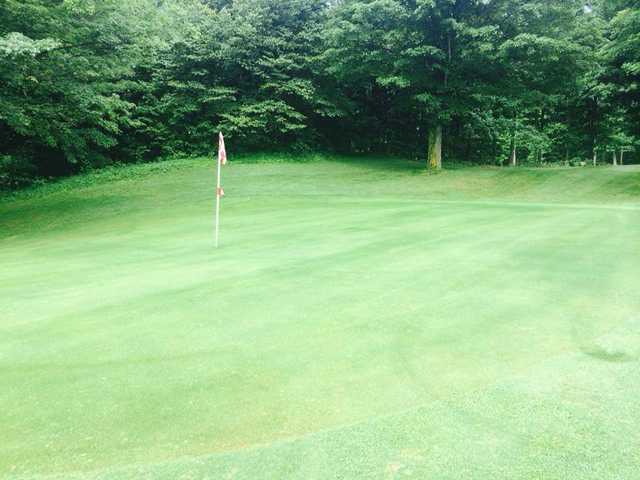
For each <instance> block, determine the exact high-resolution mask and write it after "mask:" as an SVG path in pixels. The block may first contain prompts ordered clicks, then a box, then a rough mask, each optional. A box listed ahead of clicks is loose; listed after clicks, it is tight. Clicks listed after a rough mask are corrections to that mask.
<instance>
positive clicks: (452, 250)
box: [0, 157, 640, 480]
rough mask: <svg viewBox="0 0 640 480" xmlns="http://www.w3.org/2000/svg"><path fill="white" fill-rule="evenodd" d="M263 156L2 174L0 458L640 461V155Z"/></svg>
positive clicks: (622, 470) (218, 467)
mask: <svg viewBox="0 0 640 480" xmlns="http://www.w3.org/2000/svg"><path fill="white" fill-rule="evenodd" d="M257 160H258V159H257V158H251V157H249V158H245V159H244V160H243V161H242V162H236V163H234V162H233V159H232V161H231V162H230V164H229V165H228V166H227V167H225V170H224V176H223V185H224V188H225V191H226V197H225V198H224V200H223V217H222V236H221V247H220V248H219V249H218V250H216V249H214V248H213V205H214V200H215V199H214V187H215V177H214V174H213V163H212V162H211V161H209V160H206V159H196V160H185V161H172V162H165V163H158V164H149V165H139V166H133V167H127V168H124V169H112V170H106V171H102V172H98V173H96V174H92V175H89V176H84V177H75V178H72V179H69V180H65V181H61V182H59V183H56V184H51V185H47V186H44V187H41V188H39V189H35V190H29V191H24V192H21V193H18V194H15V195H13V196H11V197H4V198H3V199H2V200H0V225H2V229H1V230H0V265H2V269H0V298H2V299H3V300H2V302H0V385H2V386H3V387H2V388H1V389H0V411H2V412H5V413H4V414H3V415H0V432H2V442H0V478H8V479H16V480H17V479H27V478H45V479H49V478H77V479H81V478H82V479H84V478H93V479H125V478H131V479H134V478H135V479H138V478H154V479H158V478H160V479H161V478H166V479H174V478H216V479H218V478H220V479H222V478H234V479H246V480H257V479H265V480H266V479H276V478H300V479H309V478H318V479H321V478H322V479H324V478H349V479H358V478H363V479H364V478H385V479H387V478H415V479H423V478H438V479H445V478H451V479H453V478H474V479H491V480H496V479H505V480H506V479H513V478H542V477H544V478H545V479H558V480H560V479H566V478H580V479H581V480H587V479H593V480H596V479H597V480H600V479H602V478H617V479H629V480H631V479H634V478H635V477H636V475H637V471H638V466H639V465H640V456H639V455H640V454H639V451H638V449H637V448H636V446H637V445H638V443H639V442H640V432H639V430H638V428H637V425H636V423H637V422H636V421H635V420H634V419H637V418H640V403H639V402H638V401H637V398H638V395H639V394H640V371H639V370H638V368H637V366H638V361H639V360H640V316H639V314H638V312H640V297H639V296H638V293H637V288H638V278H639V277H638V272H640V242H638V238H640V168H638V167H624V168H618V169H613V168H608V167H603V168H597V169H593V168H583V169H569V168H567V169H499V168H463V169H456V170H445V171H442V172H441V173H437V174H432V173H428V172H426V171H424V170H423V169H422V168H421V167H420V166H419V165H417V164H413V163H410V162H403V161H399V160H384V159H369V161H365V160H364V159H360V160H354V159H347V158H333V159H321V158H315V159H309V161H306V162H304V163H289V162H277V161H274V160H276V159H274V158H272V159H270V160H271V161H257Z"/></svg>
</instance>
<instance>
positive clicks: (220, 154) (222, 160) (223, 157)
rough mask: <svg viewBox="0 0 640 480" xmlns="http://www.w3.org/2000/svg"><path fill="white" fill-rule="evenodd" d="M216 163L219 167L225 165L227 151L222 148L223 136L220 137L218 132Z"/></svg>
mask: <svg viewBox="0 0 640 480" xmlns="http://www.w3.org/2000/svg"><path fill="white" fill-rule="evenodd" d="M218 161H219V162H220V165H226V164H227V149H226V148H224V136H222V132H220V136H219V138H218Z"/></svg>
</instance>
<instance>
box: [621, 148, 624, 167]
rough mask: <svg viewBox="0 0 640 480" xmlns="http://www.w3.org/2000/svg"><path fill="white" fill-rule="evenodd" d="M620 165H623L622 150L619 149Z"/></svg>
mask: <svg viewBox="0 0 640 480" xmlns="http://www.w3.org/2000/svg"><path fill="white" fill-rule="evenodd" d="M620 165H624V149H622V148H621V149H620Z"/></svg>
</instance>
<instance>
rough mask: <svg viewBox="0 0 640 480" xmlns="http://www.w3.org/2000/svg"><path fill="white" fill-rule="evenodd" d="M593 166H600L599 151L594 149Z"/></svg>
mask: <svg viewBox="0 0 640 480" xmlns="http://www.w3.org/2000/svg"><path fill="white" fill-rule="evenodd" d="M593 166H594V167H597V166H598V151H597V150H596V149H595V148H594V149H593Z"/></svg>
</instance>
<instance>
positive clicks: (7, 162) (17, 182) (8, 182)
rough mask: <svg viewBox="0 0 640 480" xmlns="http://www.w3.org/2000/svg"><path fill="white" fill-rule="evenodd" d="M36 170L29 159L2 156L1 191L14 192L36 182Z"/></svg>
mask: <svg viewBox="0 0 640 480" xmlns="http://www.w3.org/2000/svg"><path fill="white" fill-rule="evenodd" d="M35 177H36V168H35V167H34V165H33V164H32V163H31V162H30V161H29V160H27V159H25V158H21V157H15V156H12V155H0V190H12V189H15V188H18V187H24V186H26V185H29V184H31V183H33V182H34V180H35Z"/></svg>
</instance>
